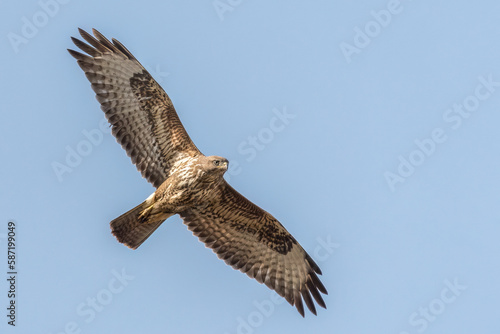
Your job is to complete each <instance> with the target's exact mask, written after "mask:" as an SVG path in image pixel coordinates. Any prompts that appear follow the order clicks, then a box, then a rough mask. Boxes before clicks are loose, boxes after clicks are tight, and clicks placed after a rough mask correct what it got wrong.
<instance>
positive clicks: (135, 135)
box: [68, 29, 200, 188]
mask: <svg viewBox="0 0 500 334" xmlns="http://www.w3.org/2000/svg"><path fill="white" fill-rule="evenodd" d="M92 31H93V33H94V36H92V35H90V34H89V33H87V32H85V31H84V30H82V29H79V32H80V35H81V36H82V37H83V39H84V40H85V41H87V43H89V44H90V45H89V44H86V43H84V42H82V41H80V40H79V39H76V38H74V37H72V40H73V42H74V43H75V45H76V46H77V47H78V48H80V49H81V50H82V51H83V52H85V53H87V54H88V55H86V54H82V53H80V52H77V51H74V50H68V51H69V53H70V54H71V55H72V56H73V57H75V58H76V59H77V61H78V65H80V67H81V68H82V70H83V71H84V72H85V75H86V76H87V79H89V81H90V83H91V84H92V89H93V90H94V92H95V93H96V98H97V100H98V101H99V102H100V103H101V109H102V110H103V111H104V113H105V114H106V118H107V119H108V121H109V123H110V124H111V127H112V129H111V130H112V133H113V135H114V136H115V137H116V139H117V141H118V143H120V144H121V145H122V147H123V148H124V149H125V151H126V152H127V154H128V156H129V157H130V158H131V159H132V162H133V163H134V164H135V165H136V167H137V169H138V170H139V171H140V172H141V174H142V176H143V177H145V178H146V179H147V180H148V181H149V182H150V183H152V184H153V185H154V186H155V187H156V188H158V187H159V186H160V185H161V184H162V183H163V181H165V179H166V178H167V177H168V175H169V169H170V168H171V166H172V165H173V164H174V163H175V162H176V161H177V160H178V159H180V158H182V157H186V156H196V155H198V154H200V151H199V150H198V149H197V148H196V146H195V145H194V144H193V142H192V141H191V139H190V138H189V135H188V134H187V132H186V130H185V129H184V127H183V125H182V123H181V121H180V120H179V116H177V113H176V112H175V109H174V106H173V104H172V101H171V100H170V98H169V97H168V95H167V93H165V91H164V90H163V89H162V88H161V86H160V85H159V84H158V83H157V82H156V81H155V80H154V79H153V77H152V76H151V75H150V74H149V73H148V71H146V69H145V68H144V67H143V66H142V65H141V64H140V63H139V61H137V59H135V57H134V56H133V55H132V54H131V53H130V51H128V50H127V48H125V46H123V45H122V44H121V43H120V42H118V41H117V40H115V39H112V42H110V41H109V40H108V39H106V38H105V37H104V36H103V35H102V34H101V33H100V32H98V31H97V30H95V29H93V30H92Z"/></svg>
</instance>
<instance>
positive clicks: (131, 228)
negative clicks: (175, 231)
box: [110, 200, 165, 249]
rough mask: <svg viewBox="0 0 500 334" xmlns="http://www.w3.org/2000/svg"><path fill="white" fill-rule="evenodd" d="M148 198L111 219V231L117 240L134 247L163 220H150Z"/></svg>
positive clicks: (144, 239)
mask: <svg viewBox="0 0 500 334" xmlns="http://www.w3.org/2000/svg"><path fill="white" fill-rule="evenodd" d="M147 202H148V200H146V201H144V202H143V203H141V204H139V205H138V206H136V207H135V208H133V209H132V210H130V211H128V212H126V213H124V214H123V215H121V216H120V217H118V218H116V219H114V220H112V221H111V223H110V226H111V233H113V235H114V236H115V237H116V239H118V241H119V242H121V243H123V244H125V245H126V246H128V247H130V248H132V249H136V248H137V247H139V246H140V245H141V244H142V243H143V242H144V241H146V239H147V238H148V237H149V236H150V235H151V234H152V233H153V232H154V231H155V230H156V229H157V228H158V227H159V226H160V225H161V223H163V222H164V221H165V219H162V220H158V221H151V219H148V218H150V216H149V215H148V211H149V210H147V209H148V208H149V205H148V203H147Z"/></svg>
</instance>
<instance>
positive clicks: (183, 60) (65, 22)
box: [0, 0, 500, 334]
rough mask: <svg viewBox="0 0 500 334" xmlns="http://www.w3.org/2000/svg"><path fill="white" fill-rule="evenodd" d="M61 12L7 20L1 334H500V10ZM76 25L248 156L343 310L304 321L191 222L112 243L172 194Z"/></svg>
mask: <svg viewBox="0 0 500 334" xmlns="http://www.w3.org/2000/svg"><path fill="white" fill-rule="evenodd" d="M56 1H57V0H41V1H40V2H39V1H34V0H28V1H17V2H16V1H3V2H2V4H1V5H0V7H1V8H0V9H1V10H0V36H1V39H0V48H1V50H2V52H1V53H0V60H1V61H0V73H1V74H0V88H1V92H2V99H1V102H0V105H1V114H0V115H1V118H0V155H1V164H0V171H1V173H0V186H1V187H0V189H1V193H0V222H1V224H0V247H1V250H0V254H1V255H0V263H1V265H0V268H2V273H1V274H0V277H1V280H0V296H1V297H0V303H1V307H0V310H1V311H0V319H2V320H1V321H0V332H2V333H42V334H50V333H52V334H56V333H96V334H100V333H220V334H224V333H230V334H233V333H284V332H288V333H304V332H310V333H344V334H350V333H352V334H360V333H367V334H368V333H370V334H378V333H380V334H382V333H383V334H389V333H392V334H416V333H429V334H430V333H455V334H458V333H484V334H488V333H498V332H499V330H500V324H499V322H498V314H499V313H500V303H499V300H500V288H499V279H498V277H499V274H500V266H499V254H500V242H499V241H498V240H499V235H500V211H499V198H500V194H499V193H500V190H499V189H500V177H499V170H500V158H499V156H500V131H499V128H500V125H499V123H500V2H498V1H482V2H480V3H477V2H471V1H451V0H448V1H438V2H435V1H410V0H402V1H401V2H395V1H388V0H376V1H355V2H352V1H351V2H345V1H316V2H306V1H274V2H269V1H262V0H260V1H257V0H252V1H247V0H220V1H216V2H213V1H211V0H208V1H151V2H148V1H145V2H138V1H93V0H90V1H67V0H65V1H63V0H59V1H60V2H56ZM78 27H81V28H84V29H86V30H90V29H91V28H93V27H95V28H97V29H99V30H100V31H101V32H102V33H103V34H104V35H105V36H107V37H109V38H111V37H115V38H117V39H118V40H120V41H121V42H122V43H124V44H125V45H126V46H127V47H128V48H129V49H130V50H131V52H132V53H133V54H134V55H135V56H136V57H137V58H138V59H139V60H140V62H141V63H142V64H143V65H144V66H146V67H147V68H148V69H149V70H150V72H151V73H152V75H153V76H154V77H155V78H156V79H157V80H158V81H159V82H160V83H161V84H162V86H163V88H164V89H165V90H166V91H167V93H168V94H169V95H170V97H171V99H172V100H173V102H174V105H175V106H176V109H177V111H178V113H179V116H180V118H181V120H182V122H183V123H184V125H185V127H186V128H187V130H188V132H189V134H190V135H191V138H192V139H193V141H194V142H195V143H196V145H197V146H198V147H199V148H200V150H201V151H202V152H203V153H205V154H207V155H212V154H216V155H222V156H224V157H227V158H228V159H229V160H230V164H231V166H232V170H231V173H227V174H226V178H227V179H228V180H229V181H230V183H231V184H232V185H233V186H234V187H235V188H236V189H238V190H239V191H240V192H241V193H242V194H244V195H245V196H247V197H248V198H249V199H250V200H252V201H253V202H255V203H256V204H258V205H259V206H261V207H263V208H264V209H266V210H267V211H269V212H271V213H272V214H273V215H274V216H275V217H277V218H278V219H279V220H280V221H281V222H282V223H283V224H284V225H285V226H286V227H287V229H288V230H289V231H290V232H291V233H292V234H293V235H294V236H295V237H296V238H297V239H298V241H299V242H300V243H301V244H302V246H303V247H304V248H305V249H306V250H307V251H308V252H309V253H310V254H311V256H312V257H313V258H315V259H316V261H317V262H318V264H319V265H320V267H321V268H322V271H323V276H322V280H323V282H324V284H325V286H326V287H327V289H328V291H329V295H328V296H326V297H325V301H326V303H327V305H328V309H327V310H324V309H319V310H318V316H317V317H315V316H313V315H311V314H310V313H307V314H306V318H305V319H303V318H302V317H300V315H299V314H298V313H297V312H296V310H295V309H294V308H292V307H291V306H289V305H288V304H287V303H280V300H279V299H278V300H277V299H275V298H274V297H272V294H271V292H270V290H268V289H267V288H266V287H265V286H263V285H260V284H258V283H257V282H256V281H254V280H250V279H249V278H248V277H247V276H246V275H243V274H241V273H239V272H237V271H234V270H233V269H231V268H230V267H228V266H226V265H225V264H224V263H223V262H222V261H220V260H219V259H217V257H216V256H215V255H214V254H213V253H212V251H211V250H209V249H206V248H205V247H204V245H203V244H202V243H200V242H199V241H198V240H197V239H196V238H195V237H193V236H192V234H191V233H190V232H189V231H188V230H187V228H186V227H185V226H184V225H183V224H182V222H181V220H180V219H179V218H178V216H176V217H173V218H171V219H169V220H168V221H167V222H166V223H164V224H163V226H161V228H160V229H159V230H158V231H157V232H155V234H154V235H153V236H152V237H151V238H150V239H148V240H147V242H146V243H145V244H144V245H142V246H141V247H140V248H139V249H138V250H136V251H132V250H130V249H128V248H126V247H124V246H123V245H121V244H119V243H118V242H117V241H116V240H115V239H114V237H113V236H112V235H111V234H110V230H109V225H108V224H109V222H110V221H111V220H112V219H114V218H116V217H117V216H119V215H120V214H122V213H124V212H125V211H127V210H129V209H131V208H132V207H134V206H135V205H137V204H139V203H140V202H142V201H143V200H144V199H145V198H146V197H148V196H149V195H150V194H151V193H152V192H153V190H154V189H153V188H152V186H151V185H149V184H148V183H147V181H146V180H144V179H143V178H142V177H141V175H140V173H139V172H137V170H136V169H135V166H133V165H132V163H131V162H130V159H129V158H128V157H127V156H126V154H125V151H124V150H123V149H122V148H121V147H120V146H119V145H118V144H117V143H116V142H115V139H114V138H113V137H112V136H111V135H110V134H109V133H108V132H107V128H106V127H101V124H100V123H101V121H102V120H103V113H102V111H101V110H100V108H99V105H98V103H97V102H96V100H95V98H94V93H93V92H92V90H91V89H90V85H89V83H88V81H87V79H86V78H85V76H84V74H83V73H82V71H81V70H80V68H79V67H78V66H77V64H76V62H75V60H74V59H73V58H72V57H70V55H69V54H68V53H67V51H66V49H67V48H72V47H73V45H72V43H71V40H70V36H77V34H78V31H77V28H78ZM278 115H281V116H278ZM284 115H285V116H284ZM286 115H288V116H286ZM252 138H254V139H252ZM255 138H256V139H255ZM10 220H13V221H14V222H15V223H16V226H17V243H16V252H17V260H18V266H17V270H18V272H19V274H18V277H17V278H18V281H17V300H16V306H17V309H16V310H17V321H16V327H15V328H12V327H11V326H9V325H7V320H8V319H7V317H6V314H7V310H6V307H7V305H8V304H7V303H8V302H9V300H8V298H7V291H8V285H7V281H6V278H7V274H6V272H7V267H6V262H7V258H6V247H7V245H6V239H5V237H6V234H7V222H8V221H10Z"/></svg>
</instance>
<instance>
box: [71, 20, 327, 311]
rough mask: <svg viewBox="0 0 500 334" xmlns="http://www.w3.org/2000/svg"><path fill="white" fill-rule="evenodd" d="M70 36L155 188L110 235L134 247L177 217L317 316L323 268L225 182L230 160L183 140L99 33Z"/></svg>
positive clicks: (162, 102)
mask: <svg viewBox="0 0 500 334" xmlns="http://www.w3.org/2000/svg"><path fill="white" fill-rule="evenodd" d="M92 31H93V34H94V36H92V35H91V34H89V33H87V32H85V31H84V30H82V29H79V32H80V35H81V36H82V38H83V39H84V40H85V41H86V42H87V43H88V44H86V43H84V42H82V41H81V40H79V39H76V38H73V37H72V40H73V42H74V43H75V45H76V46H77V47H78V48H79V49H80V50H81V51H83V52H84V53H80V52H77V51H74V50H68V51H69V53H70V54H71V55H72V56H73V57H75V58H76V59H77V62H78V65H79V66H80V67H81V68H82V70H83V71H84V72H85V75H86V76H87V79H88V80H89V81H90V83H91V86H92V89H93V90H94V92H95V93H96V97H97V100H98V101H99V103H100V104H101V109H102V110H103V111H104V113H105V115H106V118H107V120H108V121H109V123H110V124H111V130H112V133H113V135H114V136H115V137H116V139H117V141H118V143H120V144H121V145H122V147H123V148H124V149H125V151H126V152H127V154H128V156H129V157H130V158H131V159H132V163H134V164H135V165H136V167H137V169H138V170H139V171H140V172H141V174H142V176H143V177H144V178H146V180H148V181H149V182H150V183H151V184H153V186H154V187H155V188H157V189H156V191H155V192H154V193H153V194H152V195H151V196H149V198H148V199H146V200H145V201H144V202H143V203H141V204H139V205H138V206H136V207H135V208H133V209H132V210H130V211H128V212H126V213H124V214H123V215H121V216H120V217H118V218H116V219H114V220H113V221H112V222H111V224H110V225H111V230H112V233H113V235H114V236H115V237H116V238H117V239H118V241H120V242H121V243H124V244H125V245H127V246H128V247H130V248H132V249H136V248H137V247H139V246H140V245H141V244H142V243H143V242H144V241H145V240H146V239H147V238H148V237H149V236H150V235H151V234H152V233H153V232H154V231H155V230H156V229H157V228H158V227H159V226H160V225H161V223H163V222H164V221H165V220H166V219H167V218H168V217H170V216H173V215H175V214H179V215H180V217H181V218H182V219H183V221H184V223H185V224H186V225H187V227H188V228H189V230H191V231H192V232H193V234H194V235H196V236H197V237H198V238H199V239H200V240H201V241H202V242H204V243H205V245H206V246H207V247H210V248H212V249H213V251H214V252H215V253H216V254H217V256H218V257H219V258H220V259H222V260H224V261H225V262H226V263H227V264H228V265H230V266H232V267H233V268H234V269H238V270H240V271H241V272H244V273H246V274H247V275H248V276H249V277H251V278H255V279H256V280H257V281H258V282H260V283H264V284H266V285H267V286H268V287H269V288H270V289H273V290H275V291H276V292H277V293H278V294H279V295H280V296H282V297H284V298H285V299H286V300H287V301H288V302H289V303H290V304H291V305H295V307H296V308H297V310H298V311H299V313H300V314H301V315H302V316H304V307H303V302H304V303H305V304H306V305H307V307H308V308H309V310H310V311H311V312H312V313H314V314H316V308H315V305H314V302H313V299H314V300H315V301H316V303H317V304H318V305H320V306H321V307H324V308H326V305H325V302H324V301H323V298H322V297H321V294H320V292H321V293H323V294H327V291H326V289H325V287H324V286H323V284H322V283H321V281H320V280H319V278H318V276H317V275H318V274H321V270H320V269H319V267H318V265H317V264H316V263H315V262H314V261H313V259H312V258H311V257H310V256H309V255H308V254H307V253H306V251H305V250H304V249H303V248H302V247H301V246H300V244H299V243H298V242H297V241H296V240H295V238H294V237H293V236H292V235H291V234H290V233H288V231H287V230H286V229H285V228H284V227H283V225H281V223H280V222H279V221H278V220H276V218H274V217H273V216H272V215H270V214H269V213H268V212H266V211H264V210H262V209H261V208H259V207H258V206H256V205H255V204H253V203H252V202H250V201H249V200H247V199H246V198H245V197H244V196H242V195H241V194H240V193H238V192H237V191H236V190H234V189H233V188H232V187H231V186H230V185H229V184H228V183H227V182H226V181H225V180H224V178H223V175H224V173H225V172H226V171H227V167H228V161H227V160H226V159H225V158H222V157H218V156H208V157H207V156H205V155H203V154H202V153H201V152H200V151H199V150H198V148H197V147H196V146H195V145H194V143H193V142H192V141H191V139H190V138H189V135H188V134H187V132H186V130H185V129H184V127H183V125H182V123H181V121H180V119H179V116H178V115H177V113H176V111H175V109H174V106H173V104H172V101H171V100H170V98H169V97H168V95H167V94H166V93H165V91H164V90H163V89H162V88H161V87H160V85H159V84H158V83H157V82H156V81H155V80H154V79H153V77H152V76H151V75H150V74H149V73H148V71H146V69H145V68H144V67H143V66H142V65H141V64H140V63H139V61H138V60H137V59H136V58H135V57H134V56H133V55H132V53H130V51H128V50H127V48H126V47H125V46H123V44H121V43H120V42H118V41H117V40H115V39H112V40H111V41H109V40H108V39H106V38H105V37H104V36H103V35H102V34H101V33H99V32H98V31H97V30H95V29H93V30H92Z"/></svg>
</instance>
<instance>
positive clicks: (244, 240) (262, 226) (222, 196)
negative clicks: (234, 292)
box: [180, 181, 327, 316]
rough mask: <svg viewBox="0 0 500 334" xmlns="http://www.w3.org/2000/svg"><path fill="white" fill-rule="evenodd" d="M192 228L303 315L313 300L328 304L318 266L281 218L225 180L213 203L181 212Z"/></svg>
mask: <svg viewBox="0 0 500 334" xmlns="http://www.w3.org/2000/svg"><path fill="white" fill-rule="evenodd" d="M180 216H181V217H182V219H183V220H184V223H185V224H186V225H187V226H188V228H189V230H191V231H192V232H193V234H194V235H195V236H197V237H198V238H199V239H200V241H202V242H204V243H205V245H206V246H207V247H210V248H212V250H213V251H214V252H215V253H216V254H217V256H218V257H219V258H220V259H222V260H224V261H225V262H226V263H227V264H228V265H230V266H232V267H233V268H234V269H237V270H240V271H241V272H244V273H246V274H247V275H248V276H249V277H251V278H255V279H256V280H257V281H259V282H260V283H265V284H266V285H267V286H268V287H269V288H270V289H273V290H276V292H277V293H278V294H279V295H280V296H282V297H284V298H285V299H286V300H287V301H288V302H289V303H290V304H291V305H295V307H296V308H297V310H298V311H299V313H300V314H301V315H302V316H304V306H303V303H302V301H304V302H305V304H306V305H307V307H308V308H309V310H310V311H311V312H312V313H314V314H316V308H315V306H314V302H313V300H312V298H311V295H312V297H313V298H314V300H316V303H318V305H320V306H322V307H324V308H326V305H325V302H324V301H323V298H322V297H321V294H320V292H322V293H324V294H327V291H326V289H325V287H324V286H323V284H322V283H321V281H320V280H319V278H318V276H317V274H321V270H320V269H319V267H318V265H317V264H316V263H315V262H314V261H313V260H312V258H311V257H310V256H309V254H307V253H306V251H305V250H304V249H303V248H302V247H301V246H300V245H299V243H298V242H297V241H296V240H295V238H294V237H293V236H292V235H291V234H290V233H289V232H288V231H287V230H286V229H285V228H284V227H283V226H282V225H281V224H280V222H279V221H278V220H276V218H274V217H273V216H271V215H270V214H269V213H267V212H266V211H264V210H262V209H261V208H259V207H258V206H256V205H255V204H253V203H252V202H250V201H249V200H248V199H246V198H245V197H243V196H242V195H241V194H240V193H238V192H237V191H236V190H234V189H233V188H232V187H231V186H230V185H229V184H228V183H226V182H225V181H223V182H222V183H221V185H220V186H219V187H218V188H217V191H216V194H215V196H214V198H213V201H211V202H209V203H206V204H204V205H201V206H198V207H195V208H191V209H188V210H186V211H184V212H181V213H180Z"/></svg>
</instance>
